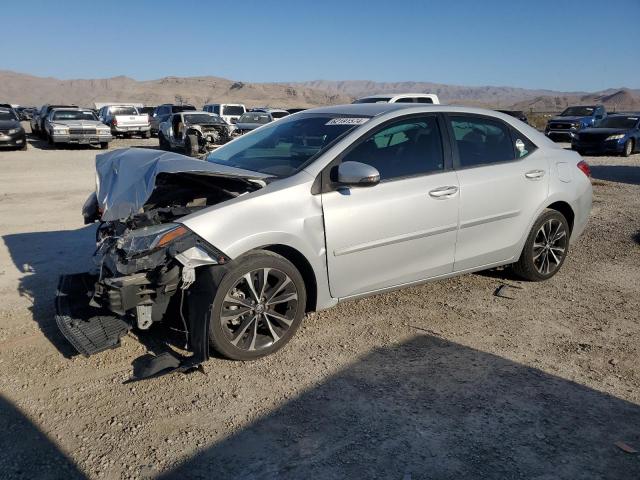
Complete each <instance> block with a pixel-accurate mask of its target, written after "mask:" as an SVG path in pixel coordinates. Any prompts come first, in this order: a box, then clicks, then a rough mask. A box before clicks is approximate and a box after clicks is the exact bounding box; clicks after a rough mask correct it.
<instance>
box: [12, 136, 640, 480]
mask: <svg viewBox="0 0 640 480" xmlns="http://www.w3.org/2000/svg"><path fill="white" fill-rule="evenodd" d="M155 142H156V141H155V140H136V139H132V140H118V141H116V142H114V145H113V146H114V147H117V146H124V145H140V146H144V145H146V146H152V145H154V144H155ZM96 153H98V150H95V149H68V150H49V149H44V146H43V145H41V144H39V143H37V142H36V143H34V144H32V145H31V146H30V149H29V150H28V151H27V152H0V236H2V241H0V472H2V474H1V475H2V477H4V478H74V477H75V478H84V477H89V478H113V479H116V478H129V477H132V478H138V477H156V476H165V477H166V478H385V479H387V478H389V479H393V478H396V479H418V478H431V479H433V478H438V479H440V478H451V479H461V478H500V479H503V478H536V479H551V478H566V479H581V478H584V479H593V478H612V479H613V478H615V479H622V478H629V479H632V478H639V477H640V457H639V456H638V454H632V453H625V452H624V451H623V450H622V449H620V448H619V447H617V446H615V445H614V444H615V442H618V441H624V442H625V443H626V444H628V445H629V446H632V447H635V448H636V449H638V450H640V369H639V367H638V358H639V356H640V335H639V333H640V326H639V320H640V313H639V312H640V245H639V244H640V214H639V212H640V155H636V156H634V157H632V158H629V159H622V158H614V157H599V158H588V161H589V162H590V163H591V164H592V166H593V172H594V177H595V178H594V184H595V186H594V188H595V197H594V208H593V213H592V219H591V223H590V225H589V227H588V229H587V231H586V232H585V234H584V236H583V237H582V239H581V240H580V241H579V243H578V244H577V245H575V246H574V247H573V251H572V252H571V253H570V255H569V258H568V260H567V262H566V263H565V266H564V268H563V270H562V271H561V272H560V273H559V274H558V275H557V276H556V277H555V278H553V279H552V280H551V281H548V282H546V283H537V284H533V283H521V282H519V281H517V280H514V279H512V278H511V277H510V276H509V274H508V273H507V272H489V273H483V274H476V275H466V276H463V277H460V278H456V279H452V280H448V281H442V282H437V283H432V284H427V285H424V286H420V287H414V288H409V289H406V290H403V291H400V292H397V293H390V294H385V295H380V296H377V297H373V298H370V299H367V300H361V301H357V302H352V303H347V304H344V305H341V306H339V307H337V308H335V309H333V310H330V311H327V312H322V313H317V314H313V315H311V316H309V317H308V318H307V319H306V320H305V322H304V324H303V327H302V328H301V330H300V331H299V332H298V334H297V336H296V338H295V339H294V340H293V341H292V343H291V344H290V345H289V346H288V347H287V348H285V349H284V350H283V351H281V352H279V353H278V354H276V355H274V356H272V357H269V358H266V359H263V360H260V361H257V362H253V363H240V362H230V361H226V360H222V359H213V360H211V361H209V362H208V363H207V365H206V372H205V374H202V373H193V374H190V375H171V376H167V377H162V378H159V379H155V380H149V381H145V382H140V383H135V384H123V381H124V380H126V379H127V378H128V376H129V374H130V372H131V362H132V361H133V359H135V358H136V357H138V356H140V355H141V354H143V353H144V351H145V350H144V348H143V347H142V346H141V344H140V343H138V342H137V341H136V339H135V338H134V337H133V336H131V337H126V338H125V339H124V342H123V346H122V347H121V348H119V349H117V350H112V351H108V352H104V353H102V354H99V355H97V356H94V357H91V358H84V357H81V356H73V351H72V350H71V347H69V346H68V345H67V344H66V342H65V340H64V339H63V338H62V336H61V335H60V334H59V333H58V331H57V329H56V326H55V322H54V319H53V297H54V293H55V288H56V282H57V278H58V275H59V274H60V273H62V272H76V271H83V270H84V269H86V268H87V266H88V265H89V263H88V262H89V258H90V256H91V253H92V247H93V243H92V236H93V227H85V226H83V225H82V220H81V216H80V207H81V205H82V203H83V201H84V200H85V198H86V196H87V195H88V194H89V193H90V192H91V191H92V190H93V186H94V176H93V175H94V171H93V158H94V155H95V154H96ZM503 283H506V284H509V285H516V286H518V287H520V288H511V289H509V294H510V295H512V296H513V297H514V298H512V299H505V298H498V297H496V296H494V291H495V290H496V288H497V287H498V286H500V285H501V284H503Z"/></svg>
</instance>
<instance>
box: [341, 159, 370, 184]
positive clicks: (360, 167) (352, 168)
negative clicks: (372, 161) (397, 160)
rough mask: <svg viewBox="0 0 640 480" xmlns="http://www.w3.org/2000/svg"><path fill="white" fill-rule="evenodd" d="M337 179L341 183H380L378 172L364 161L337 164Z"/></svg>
mask: <svg viewBox="0 0 640 480" xmlns="http://www.w3.org/2000/svg"><path fill="white" fill-rule="evenodd" d="M337 181H338V183H339V184H341V185H349V186H353V187H373V186H374V185H377V184H378V183H380V172H378V169H377V168H375V167H372V166H371V165H367V164H365V163H360V162H343V163H341V164H340V165H339V166H338V178H337Z"/></svg>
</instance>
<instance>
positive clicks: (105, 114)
mask: <svg viewBox="0 0 640 480" xmlns="http://www.w3.org/2000/svg"><path fill="white" fill-rule="evenodd" d="M98 117H99V118H100V121H101V122H102V123H104V124H106V125H109V126H110V127H111V134H112V135H114V136H116V135H132V134H137V135H142V137H143V138H150V137H151V126H150V124H149V115H147V114H146V113H145V114H142V115H141V114H140V112H139V111H138V109H137V108H136V107H134V106H133V105H105V106H104V107H102V108H101V109H100V111H99V113H98Z"/></svg>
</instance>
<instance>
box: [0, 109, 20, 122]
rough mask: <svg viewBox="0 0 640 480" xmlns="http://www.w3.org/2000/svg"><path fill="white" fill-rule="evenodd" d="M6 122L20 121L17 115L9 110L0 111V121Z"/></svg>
mask: <svg viewBox="0 0 640 480" xmlns="http://www.w3.org/2000/svg"><path fill="white" fill-rule="evenodd" d="M3 120H4V121H6V120H18V119H17V118H16V116H15V114H14V113H13V112H12V111H11V110H9V109H2V110H0V121H3Z"/></svg>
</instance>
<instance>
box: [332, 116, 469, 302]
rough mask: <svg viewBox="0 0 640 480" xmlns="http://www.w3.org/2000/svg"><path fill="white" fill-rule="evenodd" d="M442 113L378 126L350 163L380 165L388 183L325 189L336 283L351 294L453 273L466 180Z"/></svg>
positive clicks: (338, 293) (340, 293)
mask: <svg viewBox="0 0 640 480" xmlns="http://www.w3.org/2000/svg"><path fill="white" fill-rule="evenodd" d="M441 130H442V124H441V123H440V121H439V120H438V117H437V116H436V115H422V116H420V117H416V116H413V117H410V118H405V119H402V120H396V121H394V122H392V123H390V124H386V125H383V126H381V127H378V128H377V129H376V130H375V131H374V132H372V134H371V135H368V136H366V137H365V138H364V139H362V140H361V141H360V142H359V143H358V144H357V145H356V146H355V147H354V148H353V149H352V150H350V151H349V152H347V153H346V155H345V156H344V157H343V158H342V161H357V162H362V163H366V164H369V165H372V166H374V167H375V168H377V169H378V171H379V172H380V179H381V181H380V183H379V184H378V185H376V186H373V187H352V188H350V187H340V186H336V188H335V189H333V190H331V191H328V192H326V193H323V194H322V206H323V211H324V222H325V235H326V243H327V266H328V270H329V284H330V290H331V294H332V296H334V297H338V298H344V297H349V296H354V295H359V294H363V293H367V292H372V291H376V290H382V289H385V288H389V287H393V286H397V285H402V284H407V283H411V282H416V281H419V280H423V279H426V278H430V277H434V276H438V275H443V274H447V273H450V272H451V271H452V269H453V260H454V253H455V239H456V230H457V225H458V202H459V196H458V180H457V177H456V173H455V172H454V171H453V170H451V169H450V168H449V163H450V162H449V154H448V149H447V154H445V149H443V142H442V135H441Z"/></svg>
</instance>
